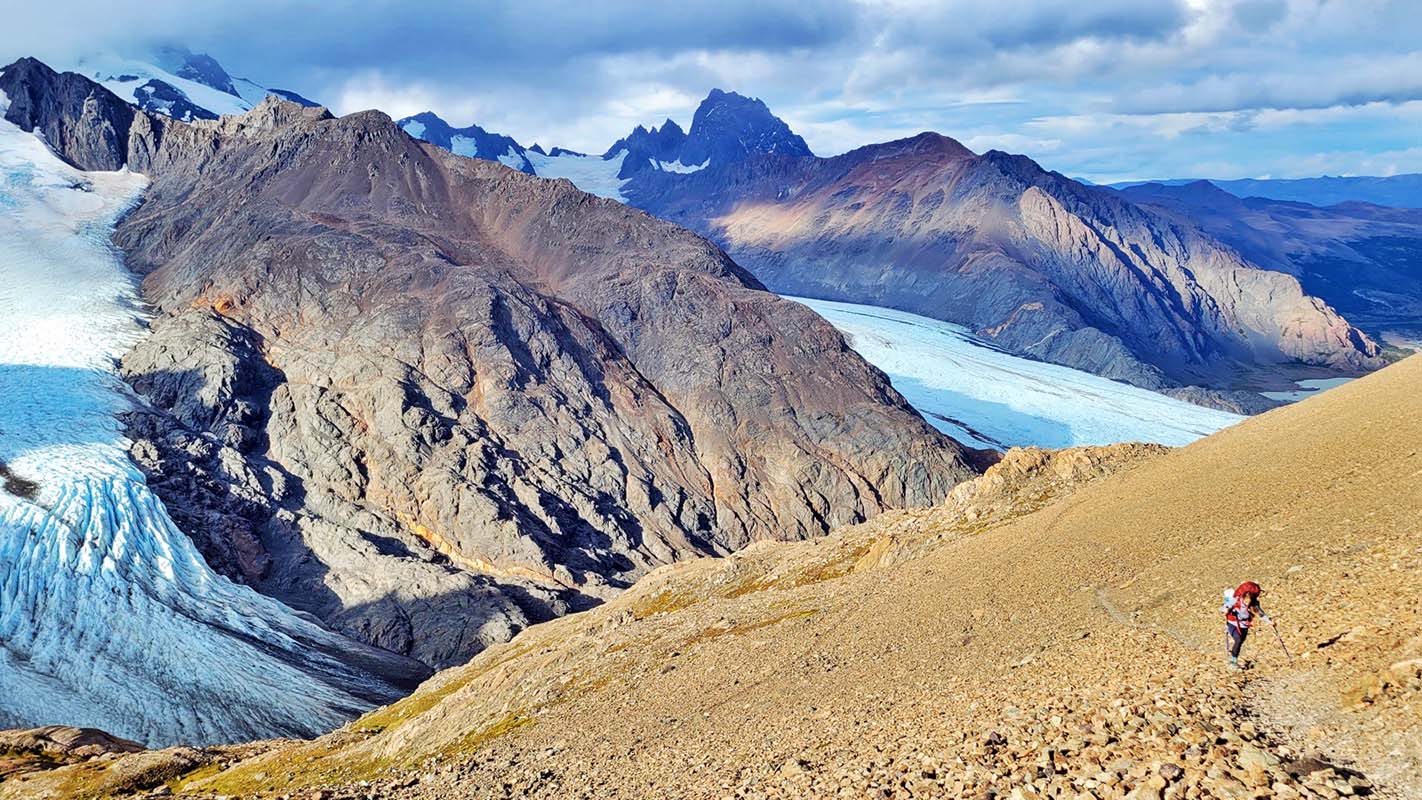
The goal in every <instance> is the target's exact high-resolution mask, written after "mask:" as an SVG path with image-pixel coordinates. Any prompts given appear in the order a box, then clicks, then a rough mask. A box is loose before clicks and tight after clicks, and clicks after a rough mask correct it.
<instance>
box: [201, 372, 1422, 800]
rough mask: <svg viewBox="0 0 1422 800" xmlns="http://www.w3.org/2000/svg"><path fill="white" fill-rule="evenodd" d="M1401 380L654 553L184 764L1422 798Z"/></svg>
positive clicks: (472, 792) (1407, 385)
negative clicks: (403, 695) (582, 608)
mask: <svg viewBox="0 0 1422 800" xmlns="http://www.w3.org/2000/svg"><path fill="white" fill-rule="evenodd" d="M1419 386H1422V358H1412V359H1409V360H1407V361H1404V362H1402V363H1400V364H1397V365H1395V366H1392V367H1389V368H1387V369H1385V370H1383V371H1381V372H1379V373H1377V374H1375V375H1373V376H1370V377H1367V378H1364V379H1361V380H1359V381H1356V382H1354V383H1352V384H1349V385H1347V386H1344V387H1341V388H1339V389H1336V390H1334V391H1331V392H1329V393H1328V394H1325V395H1322V396H1320V397H1317V398H1314V399H1310V400H1307V401H1304V402H1302V403H1300V404H1298V405H1295V406H1290V407H1287V408H1283V409H1279V410H1276V411H1273V412H1270V413H1268V414H1265V415H1262V416H1260V417H1256V418H1253V419H1250V420H1248V421H1246V422H1244V423H1242V424H1240V425H1238V426H1235V427H1233V428H1230V429H1228V430H1226V431H1224V432H1222V433H1220V434H1217V435H1215V436H1213V437H1210V438H1208V439H1205V440H1202V441H1200V442H1198V443H1196V444H1194V445H1192V446H1190V447H1187V448H1184V449H1181V450H1176V451H1169V452H1163V454H1162V451H1158V450H1151V449H1149V448H1141V447H1131V446H1117V447H1113V448H1096V449H1088V450H1076V451H1065V452H1063V453H1061V454H1057V455H1048V454H1045V453H1043V452H1041V451H1017V452H1016V453H1014V454H1013V455H1012V456H1010V457H1009V458H1008V459H1006V460H1005V461H1004V462H1003V464H1001V465H999V467H997V468H995V469H994V470H993V471H991V472H990V473H989V474H988V475H987V476H986V477H984V478H982V479H980V480H979V481H976V482H973V483H970V484H967V485H965V486H964V487H960V489H959V490H957V491H955V493H954V496H953V498H951V499H950V501H949V502H948V503H947V504H946V505H945V506H943V507H941V508H939V509H935V510H932V511H928V512H917V513H898V514H891V515H886V516H885V517H883V518H881V519H879V520H876V521H874V522H871V523H868V524H865V525H861V526H857V527H854V528H848V529H844V530H842V531H841V532H839V533H838V534H836V535H833V536H830V537H828V538H826V539H824V540H821V541H816V542H807V543H798V544H794V545H783V544H767V545H760V546H756V547H753V548H750V549H749V550H747V551H745V552H743V553H740V554H737V555H736V556H733V557H731V558H728V559H723V560H714V561H711V560H708V561H699V562H691V563H687V564H682V565H678V566H675V567H671V568H667V569H663V570H659V571H658V572H656V573H653V575H651V576H649V577H648V578H647V579H645V580H644V581H643V582H642V583H640V584H639V585H638V587H637V588H635V589H633V590H632V591H630V592H628V593H627V594H625V595H624V596H622V597H620V598H618V599H617V600H615V601H613V602H612V603H609V604H608V605H607V606H604V607H602V608H599V609H597V610H595V611H593V612H590V613H588V614H584V615H578V616H575V617H571V618H567V619H564V620H559V621H556V622H553V623H549V624H547V625H541V626H537V627H534V628H531V629H529V630H528V631H526V632H525V633H523V634H522V635H520V636H519V637H517V638H516V639H515V640H514V641H512V642H510V643H509V644H508V645H505V646H502V647H498V648H493V649H490V650H489V651H487V652H485V653H484V654H481V655H480V656H479V657H478V658H476V659H475V660H474V661H473V662H472V663H471V664H469V665H468V666H466V667H462V668H459V669H456V670H451V671H449V672H446V673H442V674H441V675H439V676H437V677H436V678H434V679H433V680H432V681H431V682H429V683H428V684H426V687H425V688H424V689H422V690H421V691H420V692H418V693H416V694H415V695H414V696H412V697H411V698H408V699H406V700H404V701H402V702H400V703H397V704H396V705H394V706H391V707H389V708H387V709H383V710H381V711H377V712H375V713H373V714H371V715H368V716H367V717H365V718H363V719H362V720H359V721H357V722H356V723H353V724H352V725H350V726H348V727H347V728H346V729H343V730H342V731H340V732H337V733H336V734H333V735H331V736H328V737H324V738H323V739H321V740H317V742H315V743H313V744H309V745H299V746H294V747H287V748H281V749H278V750H277V751H276V753H275V754H273V755H270V756H267V757H264V758H260V759H257V760H255V761H253V762H249V763H247V764H243V765H239V766H237V767H235V768H232V769H229V770H226V771H224V772H221V773H218V774H217V775H216V776H215V777H206V776H204V777H205V778H206V780H205V782H200V783H197V784H196V785H194V786H192V787H190V788H194V789H202V790H210V791H239V792H250V791H254V790H271V791H286V790H288V787H289V786H291V785H293V784H295V785H312V784H327V783H330V784H346V783H351V782H358V781H361V780H367V781H371V782H372V786H373V787H374V791H376V792H378V793H383V794H386V795H389V796H484V795H501V794H503V793H504V792H505V791H506V790H508V791H513V792H514V793H520V792H523V793H529V794H533V795H543V796H578V795H580V794H592V795H597V796H644V795H647V794H649V793H650V794H653V795H656V796H662V795H669V796H719V795H722V794H725V793H731V792H741V793H744V794H747V795H764V794H774V793H776V792H782V793H790V794H792V795H815V796H824V795H828V794H834V793H837V792H839V791H841V790H845V791H848V792H849V793H850V794H852V795H853V796H863V795H864V794H865V793H867V792H871V791H880V790H882V791H883V792H885V793H886V794H887V795H889V796H893V795H904V796H908V795H909V794H918V795H932V794H935V793H938V794H946V795H948V796H975V795H976V794H977V793H978V792H980V791H982V790H984V789H987V788H991V789H994V790H995V791H997V792H999V794H1000V795H1005V794H1007V793H1009V792H1011V791H1012V789H1013V788H1019V789H1022V790H1023V795H1024V796H1033V795H1032V794H1031V793H1032V792H1037V793H1047V792H1051V791H1054V790H1055V791H1061V792H1067V793H1071V794H1076V793H1090V794H1087V795H1086V796H1120V795H1122V794H1124V793H1126V792H1128V791H1137V792H1141V793H1142V794H1140V795H1138V796H1159V793H1160V792H1162V790H1164V792H1165V794H1166V795H1167V796H1176V794H1177V793H1183V792H1185V791H1186V790H1187V789H1189V788H1191V787H1193V790H1194V791H1195V792H1200V791H1204V792H1210V793H1212V794H1214V795H1215V796H1242V795H1245V794H1249V793H1250V792H1255V791H1258V792H1262V793H1264V794H1268V793H1270V792H1272V793H1274V794H1275V795H1277V796H1294V795H1291V794H1290V792H1309V791H1313V792H1315V793H1323V794H1326V792H1325V791H1324V789H1322V788H1320V787H1332V788H1331V790H1332V791H1334V792H1337V791H1340V789H1339V787H1342V786H1348V787H1349V789H1350V791H1352V790H1356V789H1357V788H1361V787H1366V786H1368V785H1369V783H1370V782H1372V781H1376V782H1379V783H1381V784H1383V785H1384V786H1386V787H1391V788H1392V789H1393V790H1395V791H1397V792H1398V793H1399V794H1401V795H1403V796H1415V793H1416V792H1417V791H1418V787H1417V786H1416V784H1415V781H1416V776H1417V775H1418V774H1422V769H1419V767H1422V757H1420V756H1419V753H1418V751H1417V748H1418V744H1417V742H1418V741H1419V739H1418V737H1417V736H1416V735H1415V734H1416V730H1417V728H1416V726H1417V725H1418V713H1419V712H1418V707H1419V700H1420V698H1419V694H1418V692H1419V688H1422V683H1419V680H1418V677H1417V675H1416V674H1414V673H1413V672H1410V671H1409V670H1411V669H1412V667H1411V666H1409V664H1416V663H1417V662H1409V659H1415V658H1417V657H1419V656H1422V647H1419V642H1422V639H1419V638H1418V634H1419V632H1422V613H1419V609H1418V602H1419V600H1418V598H1419V597H1422V580H1420V579H1419V575H1422V564H1419V554H1422V399H1419V394H1418V392H1417V388H1418V387H1419ZM1246 577H1248V578H1252V579H1255V580H1258V581H1260V582H1261V583H1263V584H1264V586H1265V587H1266V590H1267V594H1266V598H1265V599H1266V606H1267V607H1270V608H1271V609H1272V610H1274V611H1275V612H1277V613H1278V614H1279V616H1280V618H1281V619H1282V620H1283V624H1282V626H1281V628H1282V631H1283V633H1284V635H1285V636H1286V637H1287V641H1288V642H1289V644H1290V646H1291V647H1292V648H1293V649H1294V652H1295V654H1296V656H1297V660H1296V662H1295V664H1294V665H1293V666H1292V667H1290V666H1288V665H1287V664H1285V662H1284V657H1283V655H1282V653H1281V652H1280V650H1279V649H1278V646H1277V644H1276V643H1275V642H1273V641H1272V640H1270V639H1269V638H1266V637H1264V636H1260V637H1257V638H1256V639H1255V640H1252V641H1251V642H1250V643H1249V645H1248V647H1247V649H1246V655H1247V656H1248V658H1249V659H1250V660H1251V661H1253V662H1254V666H1253V668H1252V669H1251V670H1248V671H1246V672H1244V673H1242V674H1240V673H1230V672H1228V671H1226V670H1225V668H1224V659H1223V657H1222V656H1221V654H1220V652H1219V649H1220V644H1221V641H1220V640H1221V639H1222V638H1223V636H1222V630H1221V624H1220V621H1219V618H1218V616H1217V612H1216V607H1217V605H1218V598H1219V590H1220V588H1222V587H1223V586H1226V585H1230V584H1234V583H1238V582H1239V581H1241V580H1243V579H1244V578H1246ZM1328 762H1333V763H1335V764H1339V765H1340V766H1341V764H1342V763H1344V762H1347V763H1349V764H1351V765H1352V768H1354V769H1357V770H1360V771H1361V772H1362V773H1364V774H1365V776H1357V775H1354V776H1351V777H1350V776H1348V775H1346V774H1344V773H1343V772H1342V771H1341V769H1340V770H1332V769H1331V768H1330V767H1329V766H1328ZM412 778H419V780H418V781H417V782H411V780H412ZM1350 781H1351V783H1350ZM1024 787H1025V788H1024ZM1167 787H1169V788H1167ZM1309 787H1313V788H1312V789H1310V788H1309ZM458 792H463V793H464V795H458V794H456V793H458ZM1192 796H1193V794H1192Z"/></svg>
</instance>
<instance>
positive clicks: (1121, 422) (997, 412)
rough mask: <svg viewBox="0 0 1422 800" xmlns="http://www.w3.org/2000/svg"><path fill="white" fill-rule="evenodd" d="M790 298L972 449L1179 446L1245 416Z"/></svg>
mask: <svg viewBox="0 0 1422 800" xmlns="http://www.w3.org/2000/svg"><path fill="white" fill-rule="evenodd" d="M789 299H791V300H795V301H796V302H799V303H804V304H805V305H807V306H809V307H810V308H812V309H814V310H815V311H816V312H817V313H818V314H819V315H820V316H822V317H824V318H825V319H827V320H829V322H830V324H832V325H834V326H835V327H836V328H838V329H839V330H840V331H842V332H843V333H844V334H845V335H846V337H847V338H848V339H849V343H850V346H851V347H853V348H854V349H855V350H856V351H858V352H859V354H860V355H862V356H864V358H865V359H866V360H867V361H869V363H871V364H873V365H874V366H876V367H878V368H879V369H881V370H883V371H884V372H885V373H886V374H888V376H889V380H890V381H891V382H892V383H893V384H894V388H895V389H898V390H899V393H900V394H902V395H903V396H904V399H906V400H908V401H909V403H910V404H911V405H913V407H914V408H917V409H918V411H919V413H921V414H923V417H924V419H926V420H928V421H929V422H930V423H932V424H933V425H934V426H935V427H937V428H938V429H939V430H941V431H943V432H944V433H946V434H948V435H949V436H952V437H953V438H955V439H957V440H958V441H960V442H962V443H964V444H967V445H969V446H972V447H984V448H992V449H996V450H1002V449H1005V448H1007V447H1014V446H1025V445H1035V446H1038V447H1074V446H1077V445H1091V444H1112V443H1114V442H1127V441H1130V442H1156V443H1159V444H1168V445H1183V444H1189V443H1190V442H1193V441H1194V440H1196V439H1199V438H1200V437H1202V436H1206V435H1209V434H1211V433H1214V432H1215V431H1218V430H1220V429H1221V428H1225V427H1228V426H1230V425H1233V424H1235V423H1236V422H1239V421H1241V420H1242V419H1243V417H1240V416H1238V415H1235V414H1229V413H1226V412H1223V411H1215V410H1212V409H1208V408H1202V407H1200V406H1197V405H1194V404H1192V403H1186V402H1183V401H1180V400H1176V399H1174V398H1171V397H1166V396H1165V395H1163V394H1159V393H1157V392H1152V391H1148V390H1146V389H1140V388H1137V387H1135V386H1129V385H1127V384H1124V383H1118V382H1116V381H1112V380H1108V379H1106V378H1102V377H1100V376H1097V375H1092V374H1090V373H1087V372H1082V371H1080V370H1075V369H1071V368H1070V367H1063V366H1059V365H1056V364H1046V363H1043V362H1040V361H1032V360H1030V359H1026V358H1021V357H1018V356H1014V355H1010V354H1008V353H1005V352H1003V351H1002V350H999V349H997V348H996V347H993V346H992V345H991V344H989V343H987V342H985V341H983V340H981V339H979V338H978V337H976V336H974V335H973V334H972V332H970V331H968V330H967V329H966V328H963V327H962V326H959V325H953V324H951V323H948V322H941V321H939V320H935V319H929V318H928V317H920V316H918V315H916V314H909V313H907V312H904V311H895V310H893V309H888V308H880V307H877V306H866V305H857V304H854V303H837V302H832V301H829V300H810V299H806V298H800V297H791V298H789Z"/></svg>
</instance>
